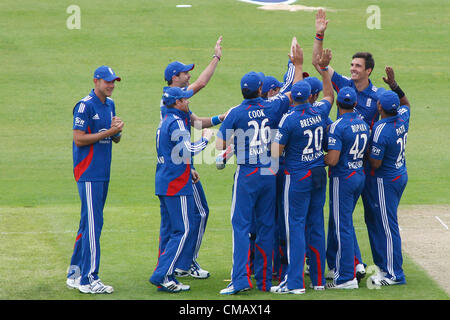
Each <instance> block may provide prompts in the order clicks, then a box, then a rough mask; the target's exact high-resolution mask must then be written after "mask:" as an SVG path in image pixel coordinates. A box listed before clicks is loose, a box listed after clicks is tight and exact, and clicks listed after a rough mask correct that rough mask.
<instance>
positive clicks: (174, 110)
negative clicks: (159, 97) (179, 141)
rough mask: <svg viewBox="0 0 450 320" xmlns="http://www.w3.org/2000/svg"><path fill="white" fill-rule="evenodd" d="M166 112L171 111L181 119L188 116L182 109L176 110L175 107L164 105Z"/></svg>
mask: <svg viewBox="0 0 450 320" xmlns="http://www.w3.org/2000/svg"><path fill="white" fill-rule="evenodd" d="M167 113H172V114H174V115H177V116H178V117H180V118H181V119H183V120H184V119H188V118H189V112H184V111H181V110H178V109H176V108H167V107H166V114H167ZM188 120H189V119H188Z"/></svg>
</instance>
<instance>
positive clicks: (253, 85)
mask: <svg viewBox="0 0 450 320" xmlns="http://www.w3.org/2000/svg"><path fill="white" fill-rule="evenodd" d="M262 83H263V81H262V80H261V75H260V74H259V73H257V72H254V71H250V72H248V73H246V74H245V75H244V76H243V77H242V79H241V89H248V90H249V91H250V92H254V91H257V90H258V88H259V87H261V85H262Z"/></svg>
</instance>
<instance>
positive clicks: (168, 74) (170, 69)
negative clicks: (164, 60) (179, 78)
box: [164, 61, 195, 81]
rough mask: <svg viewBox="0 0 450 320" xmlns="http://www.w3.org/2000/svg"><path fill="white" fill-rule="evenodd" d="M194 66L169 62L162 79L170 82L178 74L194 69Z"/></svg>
mask: <svg viewBox="0 0 450 320" xmlns="http://www.w3.org/2000/svg"><path fill="white" fill-rule="evenodd" d="M194 66H195V64H193V63H192V64H184V63H181V62H179V61H174V62H171V63H169V64H168V65H167V67H166V70H165V71H164V79H165V80H166V81H170V80H172V77H173V76H176V75H177V74H179V73H180V72H187V71H191V70H192V69H194Z"/></svg>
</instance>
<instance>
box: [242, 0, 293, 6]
mask: <svg viewBox="0 0 450 320" xmlns="http://www.w3.org/2000/svg"><path fill="white" fill-rule="evenodd" d="M239 1H242V2H248V3H253V4H257V5H261V6H264V5H269V4H291V3H294V2H295V1H297V0H257V1H254V0H239Z"/></svg>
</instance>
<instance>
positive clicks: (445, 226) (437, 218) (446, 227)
mask: <svg viewBox="0 0 450 320" xmlns="http://www.w3.org/2000/svg"><path fill="white" fill-rule="evenodd" d="M434 217H435V218H436V220H437V221H439V222H440V223H441V224H442V225H443V226H444V228H445V229H447V230H448V226H447V225H446V224H445V223H444V222H443V221H442V220H441V219H439V217H438V216H434Z"/></svg>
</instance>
